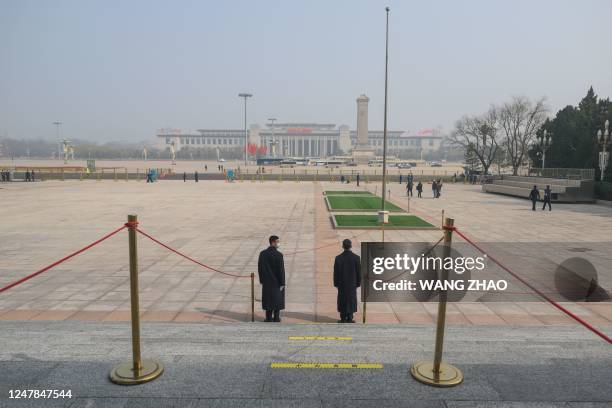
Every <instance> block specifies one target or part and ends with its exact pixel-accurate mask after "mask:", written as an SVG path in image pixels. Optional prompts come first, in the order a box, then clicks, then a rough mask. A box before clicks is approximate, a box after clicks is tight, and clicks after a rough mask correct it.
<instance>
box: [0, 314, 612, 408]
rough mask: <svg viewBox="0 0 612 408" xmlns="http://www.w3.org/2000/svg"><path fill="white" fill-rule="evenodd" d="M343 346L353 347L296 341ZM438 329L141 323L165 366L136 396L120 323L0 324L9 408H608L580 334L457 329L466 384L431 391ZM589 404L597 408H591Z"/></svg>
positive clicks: (604, 379)
mask: <svg viewBox="0 0 612 408" xmlns="http://www.w3.org/2000/svg"><path fill="white" fill-rule="evenodd" d="M290 336H344V337H352V340H351V341H317V340H305V341H295V340H290V339H289V337H290ZM433 338H434V328H433V327H431V326H413V325H341V324H308V325H303V324H263V323H233V324H220V323H208V324H193V323H189V324H185V323H152V322H151V323H150V322H146V323H143V326H142V341H143V343H142V352H143V356H144V357H145V358H154V359H157V360H159V361H161V362H162V363H163V364H164V365H165V372H164V374H163V375H162V376H161V377H160V378H158V379H156V380H155V381H152V382H149V383H146V384H142V385H139V386H118V385H115V384H113V383H111V382H110V380H109V379H108V374H109V372H110V370H111V369H112V367H113V366H114V365H115V364H117V363H119V362H122V361H128V360H129V359H130V327H129V324H128V323H127V322H126V323H116V322H99V321H90V322H78V321H70V320H66V321H55V322H50V321H2V322H0V342H1V343H2V344H3V347H2V348H1V349H0V369H1V370H2V373H3V375H2V376H1V377H0V406H2V407H19V406H29V407H30V406H31V407H46V406H58V407H64V406H65V407H107V406H113V407H115V406H119V407H131V406H136V407H157V406H160V407H168V406H170V407H174V406H182V407H184V406H187V407H192V406H194V407H209V406H214V407H250V406H261V407H269V406H272V407H275V406H278V407H285V406H289V407H292V406H295V407H302V406H306V407H349V406H351V407H352V406H356V407H373V406H377V407H380V406H385V407H386V406H391V407H408V406H410V407H412V406H416V407H451V406H452V407H467V406H470V407H471V406H481V407H549V406H551V407H552V406H555V407H557V406H562V407H574V406H575V407H587V406H592V407H603V406H606V404H608V406H609V405H610V404H612V388H610V386H609V379H610V377H611V376H612V349H610V346H609V344H606V343H604V342H603V341H602V340H601V339H599V338H596V337H594V336H590V335H588V334H586V333H585V332H584V331H583V330H581V329H580V328H579V327H576V326H568V327H558V326H549V327H542V328H540V329H538V330H537V331H534V330H532V329H530V328H523V327H520V326H507V325H504V326H451V327H448V329H447V333H446V339H447V340H446V344H445V350H444V359H443V360H444V361H446V362H449V363H452V364H454V365H456V366H457V367H459V368H460V369H461V370H462V372H463V373H464V375H465V381H464V383H463V384H461V385H459V386H457V387H453V388H448V389H443V388H435V387H429V386H426V385H423V384H421V383H419V382H417V381H415V380H414V379H413V378H412V377H411V376H410V374H409V367H410V364H411V363H413V362H415V361H420V360H430V359H431V358H432V353H433ZM272 362H352V363H355V362H372V363H381V364H383V368H382V369H373V370H368V369H352V370H351V369H344V370H343V369H272V368H270V363H272ZM24 388H25V389H49V388H52V389H70V390H72V395H73V398H72V399H71V400H65V401H58V400H49V401H47V400H44V401H43V400H10V399H8V390H10V389H24ZM589 404H590V405H589Z"/></svg>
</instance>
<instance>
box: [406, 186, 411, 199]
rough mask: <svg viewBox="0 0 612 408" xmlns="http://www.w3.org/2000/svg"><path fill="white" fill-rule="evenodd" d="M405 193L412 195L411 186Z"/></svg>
mask: <svg viewBox="0 0 612 408" xmlns="http://www.w3.org/2000/svg"><path fill="white" fill-rule="evenodd" d="M406 195H407V196H410V197H412V189H411V188H409V189H408V192H407V193H406Z"/></svg>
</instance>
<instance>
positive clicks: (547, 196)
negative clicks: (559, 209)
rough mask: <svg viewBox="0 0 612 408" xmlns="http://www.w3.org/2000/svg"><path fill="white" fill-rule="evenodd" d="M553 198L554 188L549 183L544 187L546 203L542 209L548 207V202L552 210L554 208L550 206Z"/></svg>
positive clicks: (549, 209)
mask: <svg viewBox="0 0 612 408" xmlns="http://www.w3.org/2000/svg"><path fill="white" fill-rule="evenodd" d="M551 199H552V190H551V189H550V186H549V185H546V188H545V189H544V205H543V206H542V210H545V209H546V204H548V211H551V210H552V208H551V207H550V200H551Z"/></svg>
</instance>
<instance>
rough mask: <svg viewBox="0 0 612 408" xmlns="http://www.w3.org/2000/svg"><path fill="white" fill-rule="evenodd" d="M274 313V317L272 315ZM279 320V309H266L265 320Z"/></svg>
mask: <svg viewBox="0 0 612 408" xmlns="http://www.w3.org/2000/svg"><path fill="white" fill-rule="evenodd" d="M273 315H274V317H273ZM272 321H274V322H280V310H278V309H274V310H266V322H272Z"/></svg>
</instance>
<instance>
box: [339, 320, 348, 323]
mask: <svg viewBox="0 0 612 408" xmlns="http://www.w3.org/2000/svg"><path fill="white" fill-rule="evenodd" d="M338 323H346V320H338Z"/></svg>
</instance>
